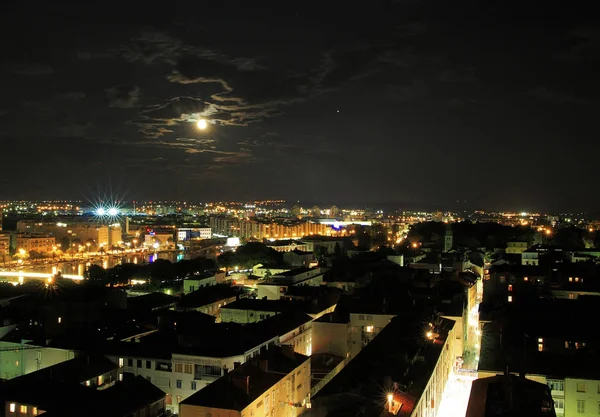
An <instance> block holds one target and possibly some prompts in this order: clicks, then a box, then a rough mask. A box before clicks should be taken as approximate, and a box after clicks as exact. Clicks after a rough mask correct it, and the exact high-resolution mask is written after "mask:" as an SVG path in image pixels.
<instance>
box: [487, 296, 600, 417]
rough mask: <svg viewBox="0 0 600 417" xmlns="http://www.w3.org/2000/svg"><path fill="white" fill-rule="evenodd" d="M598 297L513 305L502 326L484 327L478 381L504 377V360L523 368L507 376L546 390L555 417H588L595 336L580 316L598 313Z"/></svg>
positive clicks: (595, 400) (595, 402)
mask: <svg viewBox="0 0 600 417" xmlns="http://www.w3.org/2000/svg"><path fill="white" fill-rule="evenodd" d="M596 299H597V297H595V296H592V297H590V296H581V297H579V298H577V299H573V300H568V299H545V300H538V301H533V300H530V301H528V302H527V303H513V304H511V305H510V308H508V309H506V310H505V314H504V317H503V320H502V322H495V321H492V322H490V323H488V324H486V325H485V326H484V328H483V337H482V340H484V342H485V344H486V345H485V346H486V349H485V350H483V351H482V352H481V358H480V361H479V369H478V374H479V377H480V378H482V377H490V376H494V375H497V374H499V373H503V372H504V370H505V369H503V368H505V360H504V358H506V357H507V356H509V355H510V356H511V357H517V358H519V359H520V363H522V364H523V365H522V366H520V365H514V366H513V368H512V369H511V368H509V371H510V372H511V373H515V374H517V373H518V374H523V375H524V376H525V377H526V378H528V379H531V380H533V381H536V382H540V383H543V384H546V385H548V387H550V391H551V395H552V399H553V400H554V410H555V412H556V415H557V416H559V417H563V416H567V417H570V416H584V417H585V416H592V415H594V416H595V415H598V412H599V411H600V357H599V355H598V353H597V349H598V346H600V337H599V336H598V333H597V332H595V331H593V330H591V328H590V325H589V321H587V320H585V317H593V316H594V314H597V310H598V307H597V301H596Z"/></svg>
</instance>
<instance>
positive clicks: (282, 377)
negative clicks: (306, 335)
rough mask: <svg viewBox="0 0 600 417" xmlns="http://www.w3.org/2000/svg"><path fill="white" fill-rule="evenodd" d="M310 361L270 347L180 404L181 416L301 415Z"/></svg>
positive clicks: (309, 379)
mask: <svg viewBox="0 0 600 417" xmlns="http://www.w3.org/2000/svg"><path fill="white" fill-rule="evenodd" d="M310 386H311V368H310V358H309V357H307V356H304V355H300V354H298V353H295V352H294V351H293V350H292V349H290V348H288V347H280V348H277V347H271V348H269V350H267V351H265V352H263V353H262V354H261V355H259V356H258V357H256V358H254V359H252V360H250V361H249V362H247V363H245V364H243V365H241V366H238V367H237V368H235V369H233V370H232V371H230V372H229V373H228V374H227V375H225V376H223V377H222V378H220V379H218V380H217V381H215V382H214V383H212V384H210V385H209V386H208V387H207V388H205V389H203V390H202V391H199V392H198V393H196V394H194V395H192V396H191V397H189V398H187V399H186V400H184V401H183V402H182V403H181V416H182V417H192V416H201V415H227V416H230V417H234V416H237V417H250V416H252V417H263V416H264V417H268V416H286V417H296V416H299V415H301V414H302V413H303V412H304V411H305V410H306V407H307V404H308V403H309V401H310V398H309V396H310Z"/></svg>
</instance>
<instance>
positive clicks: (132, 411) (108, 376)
mask: <svg viewBox="0 0 600 417" xmlns="http://www.w3.org/2000/svg"><path fill="white" fill-rule="evenodd" d="M122 365H123V364H121V363H120V364H118V365H116V364H114V363H112V362H111V361H109V360H108V359H106V358H105V357H103V356H100V355H85V356H81V357H77V358H74V359H71V360H68V361H65V362H62V363H59V364H56V365H54V366H51V367H48V368H44V369H41V370H39V371H36V372H32V373H30V374H27V375H24V376H21V377H18V378H13V379H11V380H9V381H7V382H6V383H4V384H3V385H2V390H0V397H1V399H2V401H3V403H4V407H3V408H4V410H3V411H4V413H3V415H4V416H6V417H21V416H28V417H30V416H37V415H41V414H46V415H56V416H77V415H86V416H93V417H101V416H106V415H110V416H123V417H125V416H132V415H133V416H147V417H159V416H162V415H163V414H164V411H165V393H164V392H163V391H161V390H160V389H158V388H156V387H155V386H153V385H152V384H151V383H150V382H149V381H147V380H146V379H144V378H141V377H131V376H130V375H124V374H123V372H122V368H123V366H122Z"/></svg>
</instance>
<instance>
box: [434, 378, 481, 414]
mask: <svg viewBox="0 0 600 417" xmlns="http://www.w3.org/2000/svg"><path fill="white" fill-rule="evenodd" d="M459 372H460V371H459ZM469 374H470V373H469V372H460V373H456V372H453V373H452V375H450V377H449V378H448V383H447V384H446V388H445V389H444V395H443V397H442V402H441V404H440V409H439V412H438V414H437V416H436V417H464V416H465V414H466V413H467V405H468V404H469V396H470V394H471V383H472V382H473V381H474V380H475V379H477V374H476V373H475V372H473V374H472V375H469Z"/></svg>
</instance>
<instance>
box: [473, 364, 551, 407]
mask: <svg viewBox="0 0 600 417" xmlns="http://www.w3.org/2000/svg"><path fill="white" fill-rule="evenodd" d="M552 402H553V400H552V396H551V395H550V389H549V388H548V386H547V385H545V384H541V383H539V382H535V381H531V380H529V379H526V378H524V377H518V376H516V375H511V374H509V375H497V376H493V377H490V378H480V379H477V380H475V381H473V385H472V386H471V395H470V397H469V405H468V408H467V414H466V417H488V416H489V417H493V416H499V415H502V416H531V417H550V416H552V417H554V416H556V414H555V412H554V407H553V404H552Z"/></svg>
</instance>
